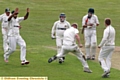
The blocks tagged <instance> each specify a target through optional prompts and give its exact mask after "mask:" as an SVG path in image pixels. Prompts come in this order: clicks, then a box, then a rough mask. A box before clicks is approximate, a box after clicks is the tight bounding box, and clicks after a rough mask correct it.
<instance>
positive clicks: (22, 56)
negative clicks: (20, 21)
mask: <svg viewBox="0 0 120 80" xmlns="http://www.w3.org/2000/svg"><path fill="white" fill-rule="evenodd" d="M17 39H18V41H17V43H18V45H19V46H20V60H21V61H23V60H26V43H25V41H24V40H23V38H22V37H21V36H18V38H17Z"/></svg>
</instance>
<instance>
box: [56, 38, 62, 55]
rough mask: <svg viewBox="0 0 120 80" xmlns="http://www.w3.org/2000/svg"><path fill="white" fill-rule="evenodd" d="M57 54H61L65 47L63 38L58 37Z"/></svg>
mask: <svg viewBox="0 0 120 80" xmlns="http://www.w3.org/2000/svg"><path fill="white" fill-rule="evenodd" d="M56 45H57V54H59V53H60V51H61V48H62V45H63V37H59V36H56Z"/></svg>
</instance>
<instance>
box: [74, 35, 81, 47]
mask: <svg viewBox="0 0 120 80" xmlns="http://www.w3.org/2000/svg"><path fill="white" fill-rule="evenodd" d="M75 38H76V40H77V42H78V45H79V47H80V48H82V44H81V43H80V36H79V35H78V34H76V35H75Z"/></svg>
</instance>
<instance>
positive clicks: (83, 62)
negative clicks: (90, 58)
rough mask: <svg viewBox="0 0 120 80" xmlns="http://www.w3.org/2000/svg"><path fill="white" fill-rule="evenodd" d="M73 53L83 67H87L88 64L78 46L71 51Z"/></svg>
mask: <svg viewBox="0 0 120 80" xmlns="http://www.w3.org/2000/svg"><path fill="white" fill-rule="evenodd" d="M73 53H74V54H75V55H76V56H77V58H78V59H79V60H80V61H81V63H82V65H83V67H87V68H89V66H88V64H87V62H86V60H85V57H84V55H83V53H82V51H81V50H80V49H79V48H78V47H77V48H76V51H75V52H73Z"/></svg>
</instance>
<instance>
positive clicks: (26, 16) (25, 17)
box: [24, 8, 30, 20]
mask: <svg viewBox="0 0 120 80" xmlns="http://www.w3.org/2000/svg"><path fill="white" fill-rule="evenodd" d="M26 11H27V13H26V15H25V16H24V20H26V19H27V18H28V16H29V11H30V9H29V8H27V10H26Z"/></svg>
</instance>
